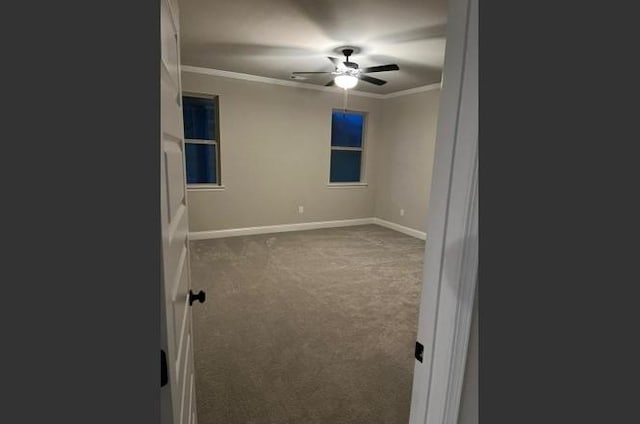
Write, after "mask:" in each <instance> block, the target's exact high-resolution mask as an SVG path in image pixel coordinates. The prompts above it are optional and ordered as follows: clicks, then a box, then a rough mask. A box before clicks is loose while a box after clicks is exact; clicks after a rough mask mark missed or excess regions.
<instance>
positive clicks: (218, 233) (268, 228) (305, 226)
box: [189, 218, 376, 240]
mask: <svg viewBox="0 0 640 424" xmlns="http://www.w3.org/2000/svg"><path fill="white" fill-rule="evenodd" d="M375 219H376V218H359V219H343V220H339V221H320V222H301V223H298V224H283V225H265V226H263V227H246V228H232V229H229V230H215V231H191V232H189V239H190V240H205V239H215V238H223V237H236V236H250V235H254V234H269V233H283V232H287V231H302V230H315V229H318V228H334V227H350V226H353V225H366V224H373V223H374V220H375Z"/></svg>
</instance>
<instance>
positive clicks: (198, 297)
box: [189, 290, 207, 305]
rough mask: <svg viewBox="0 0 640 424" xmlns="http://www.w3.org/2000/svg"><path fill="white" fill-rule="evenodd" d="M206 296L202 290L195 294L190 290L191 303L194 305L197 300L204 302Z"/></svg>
mask: <svg viewBox="0 0 640 424" xmlns="http://www.w3.org/2000/svg"><path fill="white" fill-rule="evenodd" d="M206 298H207V295H206V294H205V293H204V292H203V291H202V290H200V291H199V292H198V294H195V293H194V292H193V291H191V290H189V305H193V302H195V301H196V300H197V301H199V302H200V303H204V301H205V300H206Z"/></svg>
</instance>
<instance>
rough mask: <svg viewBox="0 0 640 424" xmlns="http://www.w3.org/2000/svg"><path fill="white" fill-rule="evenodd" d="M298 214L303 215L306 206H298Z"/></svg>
mask: <svg viewBox="0 0 640 424" xmlns="http://www.w3.org/2000/svg"><path fill="white" fill-rule="evenodd" d="M298 213H299V214H300V215H302V214H303V213H304V206H298Z"/></svg>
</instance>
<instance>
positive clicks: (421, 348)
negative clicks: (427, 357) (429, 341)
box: [416, 341, 424, 362]
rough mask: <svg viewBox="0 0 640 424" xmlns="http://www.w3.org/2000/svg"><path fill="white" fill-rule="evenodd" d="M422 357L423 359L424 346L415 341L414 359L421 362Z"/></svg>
mask: <svg viewBox="0 0 640 424" xmlns="http://www.w3.org/2000/svg"><path fill="white" fill-rule="evenodd" d="M423 357H424V346H422V343H420V342H418V341H416V359H417V360H418V361H420V362H422V358H423Z"/></svg>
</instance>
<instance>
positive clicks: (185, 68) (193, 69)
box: [180, 65, 441, 99]
mask: <svg viewBox="0 0 640 424" xmlns="http://www.w3.org/2000/svg"><path fill="white" fill-rule="evenodd" d="M180 68H181V70H182V72H190V73H193V74H203V75H213V76H216V77H225V78H233V79H240V80H245V81H254V82H262V83H265V84H275V85H283V86H286V87H298V88H306V89H309V90H316V91H326V92H329V93H342V89H341V88H338V87H323V86H319V85H315V84H309V83H306V82H299V81H287V80H281V79H277V78H268V77H261V76H259V75H252V74H243V73H240V72H231V71H223V70H221V69H212V68H203V67H200V66H190V65H181V66H180ZM440 87H441V83H435V84H429V85H425V86H422V87H416V88H410V89H408V90H403V91H396V92H394V93H388V94H378V93H367V92H364V91H358V90H349V95H351V96H360V97H370V98H374V99H389V98H393V97H399V96H405V95H409V94H414V93H421V92H423V91H430V90H437V89H440Z"/></svg>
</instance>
